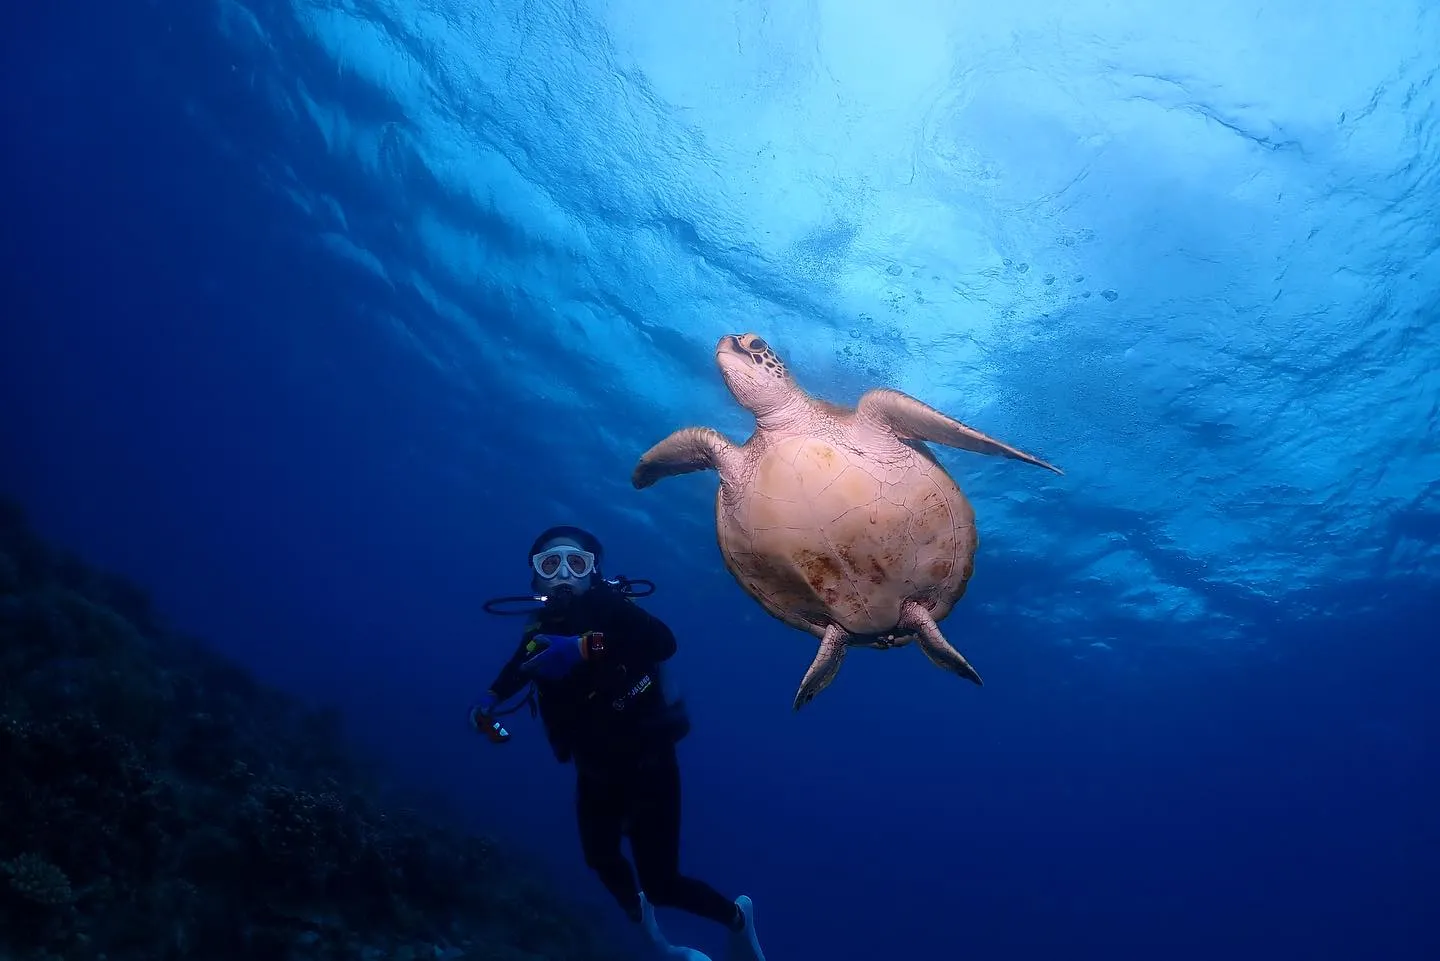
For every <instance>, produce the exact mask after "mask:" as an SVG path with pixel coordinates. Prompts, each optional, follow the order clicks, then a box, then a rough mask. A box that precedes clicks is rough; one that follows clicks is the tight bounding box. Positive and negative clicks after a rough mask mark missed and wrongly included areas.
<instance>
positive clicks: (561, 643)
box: [520, 633, 603, 681]
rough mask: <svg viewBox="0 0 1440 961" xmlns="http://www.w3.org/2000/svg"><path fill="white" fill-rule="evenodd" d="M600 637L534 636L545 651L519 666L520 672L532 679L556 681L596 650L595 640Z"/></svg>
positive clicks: (572, 635)
mask: <svg viewBox="0 0 1440 961" xmlns="http://www.w3.org/2000/svg"><path fill="white" fill-rule="evenodd" d="M601 637H603V635H598V634H591V633H586V634H581V635H578V636H577V635H574V634H536V635H535V637H534V640H537V641H541V642H543V643H544V644H545V649H544V650H543V651H540V652H539V653H538V654H536V655H534V656H533V657H531V658H530V659H529V660H527V661H525V663H523V664H521V665H520V670H521V671H522V672H523V673H525V674H529V675H531V676H532V677H540V678H544V679H545V680H547V681H558V680H559V679H560V678H562V677H564V676H565V675H566V674H569V673H570V672H571V671H573V670H574V669H575V666H576V665H578V664H579V663H580V662H581V661H583V660H585V659H586V658H587V657H588V656H589V655H590V653H591V652H592V651H593V650H595V649H596V638H601ZM601 644H603V641H601ZM602 649H603V648H602Z"/></svg>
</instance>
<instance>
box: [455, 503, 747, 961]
mask: <svg viewBox="0 0 1440 961" xmlns="http://www.w3.org/2000/svg"><path fill="white" fill-rule="evenodd" d="M603 555H604V550H603V548H602V546H601V544H600V541H599V540H598V539H597V538H596V537H595V536H594V535H593V534H591V533H590V532H588V531H585V530H582V529H580V528H578V527H565V526H561V527H552V528H550V529H549V530H546V531H544V532H542V533H541V534H540V535H539V536H538V537H537V538H536V539H535V542H534V544H533V545H531V548H530V555H529V560H530V567H531V588H532V590H533V591H534V595H533V596H530V597H505V598H496V599H494V600H491V601H489V602H487V603H486V605H485V609H486V611H487V612H489V613H492V614H506V613H515V614H528V615H531V620H530V622H529V623H528V624H527V625H526V628H525V630H524V631H523V633H522V634H521V637H520V641H519V644H518V646H517V647H516V649H515V653H514V654H513V655H511V657H510V659H509V660H508V661H507V662H506V663H505V665H504V667H502V668H501V669H500V673H499V674H498V675H497V676H496V678H495V680H494V682H493V683H492V684H491V685H490V687H489V689H488V690H487V691H486V692H485V696H484V697H483V698H482V699H481V701H480V703H478V704H476V705H474V706H473V707H472V708H471V710H470V722H471V724H472V725H473V726H474V727H475V728H476V730H478V731H480V732H482V733H484V734H486V735H487V736H489V737H490V739H491V740H492V741H495V742H496V743H503V742H505V741H508V740H509V737H510V734H509V732H508V731H506V730H505V729H504V727H503V726H502V725H501V723H500V722H499V721H498V720H497V718H498V717H501V716H503V715H505V714H509V713H513V712H514V711H516V710H518V709H519V708H520V707H523V706H525V705H526V704H527V703H528V704H529V705H530V709H531V712H532V713H534V712H535V711H536V710H537V707H538V712H539V715H540V719H541V723H542V724H543V725H544V728H545V734H546V736H547V738H548V739H549V742H550V748H551V750H552V751H553V752H554V755H555V758H556V760H558V761H559V762H560V763H562V764H564V763H567V762H571V761H573V762H574V764H575V772H576V781H575V814H576V819H577V820H578V822H579V828H580V846H581V850H582V852H583V853H584V857H585V864H586V865H587V866H588V867H589V868H590V869H591V870H592V871H594V872H595V874H596V875H597V876H598V877H599V879H600V881H601V882H602V883H603V884H604V885H605V887H606V889H607V890H608V891H609V892H610V894H611V895H612V896H613V897H614V898H615V900H616V901H617V902H618V903H619V905H620V907H621V909H622V910H624V912H625V914H626V916H627V917H628V918H629V919H630V920H631V921H633V922H635V923H637V924H641V925H643V927H644V929H645V931H646V933H647V934H648V935H649V936H650V937H651V939H652V940H653V941H654V942H655V943H656V944H657V945H658V946H659V947H660V948H661V950H662V954H664V955H665V956H668V957H672V958H691V959H704V958H705V955H703V954H700V953H699V952H697V951H694V950H692V949H689V948H678V947H673V946H671V945H669V944H667V943H666V942H665V940H664V938H663V936H662V935H660V933H659V928H658V927H657V926H656V925H655V921H654V915H653V910H652V908H651V905H662V906H667V907H673V908H678V909H680V910H682V911H687V912H689V913H690V914H694V915H698V916H699V917H702V918H709V919H710V920H712V921H716V922H718V923H719V924H722V925H724V926H725V928H726V929H727V930H728V931H729V932H730V936H729V937H730V943H729V953H728V957H729V958H730V959H733V961H764V955H763V954H762V953H761V951H760V945H759V942H758V941H757V939H756V936H755V925H754V920H753V912H752V905H751V902H750V899H749V898H748V897H745V896H744V895H741V896H740V897H739V898H737V899H735V900H734V901H731V900H729V899H728V898H726V897H725V896H724V895H722V894H720V893H719V892H718V891H716V890H715V889H714V888H712V887H711V886H710V885H708V884H706V883H705V882H703V881H699V880H696V879H695V878H691V877H687V876H685V875H683V874H681V873H680V767H679V763H678V761H677V758H676V751H675V745H676V743H677V742H678V741H679V740H680V739H681V738H683V737H684V736H685V735H686V734H688V733H689V730H690V721H689V718H688V716H687V714H686V712H685V706H684V702H683V701H680V700H673V701H672V700H671V699H670V697H669V696H668V692H667V690H666V685H665V683H664V678H663V671H662V667H661V664H662V662H663V661H666V660H668V659H669V658H670V657H671V656H672V655H673V654H674V653H675V635H674V634H673V633H672V632H671V630H670V628H669V627H668V626H667V625H666V624H665V622H664V621H662V620H660V619H659V618H658V617H656V616H655V615H653V614H651V613H649V612H648V611H646V610H644V609H643V608H641V607H640V606H639V605H637V604H636V603H634V601H633V600H631V598H632V597H643V596H648V595H649V594H650V593H652V592H653V589H654V585H653V584H651V583H650V582H648V581H638V580H637V581H632V580H629V579H627V578H623V577H617V578H613V579H607V578H605V577H604V575H603V574H602V573H601V570H600V566H601V563H602V561H603ZM642 585H643V586H648V587H649V588H650V590H647V591H644V593H641V591H640V590H638V589H637V588H639V587H641V586H642ZM517 602H518V603H520V604H522V605H525V606H524V607H523V609H520V610H515V609H513V608H507V607H506V605H514V604H516V603H517ZM522 690H528V693H527V696H526V697H525V698H524V699H523V700H522V701H521V702H520V703H519V704H516V705H515V706H513V707H510V708H508V709H502V708H501V707H500V705H501V704H503V703H505V702H506V701H508V700H510V699H511V698H513V697H514V696H515V695H517V694H519V693H520V692H521V691H522ZM627 834H628V836H629V838H630V851H631V854H632V855H633V857H634V862H635V864H634V870H632V868H631V865H630V862H629V861H627V860H626V859H625V855H624V854H623V853H622V851H621V838H622V836H624V835H627ZM637 873H638V879H637V877H636V875H637ZM707 961H708V959H707Z"/></svg>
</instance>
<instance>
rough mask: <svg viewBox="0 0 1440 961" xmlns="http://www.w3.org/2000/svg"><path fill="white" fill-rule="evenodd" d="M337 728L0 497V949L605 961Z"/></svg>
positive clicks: (112, 957) (543, 899) (39, 954)
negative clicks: (383, 789)
mask: <svg viewBox="0 0 1440 961" xmlns="http://www.w3.org/2000/svg"><path fill="white" fill-rule="evenodd" d="M365 770H366V768H365V767H364V765H362V763H361V762H360V761H359V759H358V758H356V757H355V755H354V754H353V752H351V751H349V750H348V749H347V748H346V746H345V744H344V742H343V739H342V737H341V734H340V730H339V723H338V720H337V719H336V718H335V717H334V716H333V715H331V714H327V713H325V712H316V711H313V710H311V709H308V708H306V707H304V706H303V705H301V704H300V703H298V702H297V701H295V700H294V699H291V698H289V697H287V696H285V695H283V694H281V693H279V692H276V691H273V690H270V689H267V688H266V687H264V686H263V685H261V684H259V683H257V682H256V681H255V680H254V679H253V678H252V677H250V676H249V675H248V674H246V673H245V672H244V671H243V670H241V669H240V668H238V667H237V666H236V665H234V664H233V663H231V662H228V661H227V660H226V659H224V658H223V657H221V656H219V655H218V654H217V653H216V652H214V651H213V650H211V649H209V648H207V647H206V646H205V645H204V644H203V643H202V642H199V641H197V640H194V639H190V638H185V637H182V636H177V635H176V634H175V633H174V632H171V631H169V630H167V629H166V627H165V626H164V624H163V623H162V621H161V619H160V618H159V617H158V616H157V614H156V612H155V611H154V610H153V609H152V606H151V603H150V601H149V600H148V599H147V597H146V595H145V593H144V592H143V591H141V590H139V589H137V588H136V587H135V586H134V585H133V584H131V583H128V582H127V581H125V580H124V579H123V578H120V577H116V576H113V575H111V574H108V573H106V572H103V571H100V570H96V569H94V568H93V567H91V566H89V565H87V564H85V563H83V562H82V561H81V560H79V559H78V558H76V557H74V556H73V555H71V554H69V553H67V552H65V551H61V550H58V549H55V548H54V547H52V546H50V545H48V544H46V543H44V542H43V541H42V540H41V539H40V538H39V537H37V536H36V535H35V534H34V532H33V531H32V530H31V529H30V528H29V526H28V525H27V523H26V521H25V518H24V516H23V514H22V512H21V510H20V509H19V508H18V507H17V506H16V505H14V504H12V503H8V502H4V501H0V961H60V959H64V961H88V959H95V961H130V959H137V961H138V959H142V958H143V959H146V961H167V959H175V961H179V959H186V961H210V959H214V961H221V959H242V958H243V959H245V961H310V959H315V961H321V959H325V961H329V959H335V961H340V959H345V961H481V959H484V961H542V959H565V961H592V959H593V961H612V959H615V958H616V957H617V956H616V955H615V954H613V953H610V952H607V951H606V950H605V949H604V947H603V946H602V945H601V943H600V941H599V939H598V937H597V936H596V934H595V933H594V932H593V931H591V930H590V929H589V928H587V927H586V926H585V925H584V924H582V923H581V922H580V921H578V920H577V919H575V918H573V917H570V916H567V915H565V914H564V913H562V911H561V909H559V908H557V907H556V906H555V905H556V903H557V901H556V898H555V896H554V892H552V891H550V890H547V889H546V887H545V886H544V885H543V883H542V882H540V881H538V880H535V879H533V878H529V877H527V876H526V875H525V873H524V872H523V871H521V870H520V869H519V867H518V860H517V859H512V858H508V857H506V856H505V855H504V854H503V852H502V851H501V850H500V849H499V848H498V847H497V846H496V845H495V844H494V843H492V842H490V841H488V840H486V839H485V838H481V837H474V836H468V835H466V834H464V833H463V832H461V831H458V830H456V829H455V828H453V827H450V826H448V825H447V823H446V822H445V821H443V820H442V819H440V818H438V817H434V816H426V815H422V814H419V813H417V812H415V811H413V810H409V809H405V808H399V807H395V806H392V805H390V804H388V803H387V802H386V801H384V800H382V796H381V794H380V792H379V791H378V789H377V788H376V787H375V786H374V784H373V783H372V781H371V779H370V778H369V777H367V776H366V774H365V773H364V772H365Z"/></svg>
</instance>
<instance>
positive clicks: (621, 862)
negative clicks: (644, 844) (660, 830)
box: [575, 774, 640, 922]
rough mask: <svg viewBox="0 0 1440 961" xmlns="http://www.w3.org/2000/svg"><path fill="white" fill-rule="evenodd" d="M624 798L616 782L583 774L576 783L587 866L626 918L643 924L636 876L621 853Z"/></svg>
mask: <svg viewBox="0 0 1440 961" xmlns="http://www.w3.org/2000/svg"><path fill="white" fill-rule="evenodd" d="M622 801H623V798H622V796H621V794H620V792H619V790H618V789H617V785H616V784H615V783H614V782H610V781H607V780H602V779H600V778H598V777H595V776H593V775H587V774H580V775H578V776H577V777H576V779H575V820H576V822H577V823H578V825H579V827H580V850H581V851H583V852H584V854H585V864H586V866H587V867H589V868H590V870H592V871H594V872H595V874H596V875H598V876H599V878H600V883H601V884H603V885H605V889H606V890H608V891H609V892H610V894H611V896H613V897H614V898H615V900H616V902H617V903H619V905H620V908H621V909H622V910H623V911H624V912H625V916H626V917H628V918H629V919H630V920H632V921H637V922H638V921H639V920H640V888H639V886H638V885H637V884H636V883H635V872H634V871H633V870H631V868H630V862H629V861H627V860H625V855H624V854H623V853H622V852H621V850H620V835H621V826H622V823H623V821H624V817H625V810H624V806H623V803H622Z"/></svg>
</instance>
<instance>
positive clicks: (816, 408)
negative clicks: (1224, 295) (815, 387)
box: [630, 333, 1061, 711]
mask: <svg viewBox="0 0 1440 961" xmlns="http://www.w3.org/2000/svg"><path fill="white" fill-rule="evenodd" d="M715 362H716V364H717V365H718V366H719V368H720V374H721V376H722V377H723V378H724V380H725V385H726V386H727V387H728V388H729V389H730V393H731V394H732V395H734V397H735V399H736V400H737V401H739V402H740V404H741V406H743V407H745V408H746V409H747V410H749V411H750V412H751V413H752V414H754V415H755V425H756V426H755V433H754V434H752V435H751V437H750V439H749V440H748V441H746V442H745V443H744V444H743V445H739V446H737V445H735V444H732V443H731V442H730V441H729V440H727V439H726V438H725V437H724V436H723V435H722V434H720V433H719V432H718V431H715V430H713V429H711V428H709V427H686V428H684V429H682V430H677V431H675V432H674V433H673V434H671V435H670V436H669V437H666V438H665V439H664V440H662V441H660V442H659V443H657V444H656V445H655V446H654V447H651V448H650V449H649V450H648V451H646V452H645V453H644V454H643V455H642V456H641V457H640V460H639V462H638V463H637V464H636V465H635V470H634V472H633V474H632V475H631V478H630V480H631V483H632V484H633V485H634V486H635V487H636V488H637V489H640V488H645V487H649V486H650V485H651V484H654V483H655V482H656V481H658V480H660V479H661V478H662V477H669V476H671V475H674V474H688V473H690V472H692V471H697V470H715V471H716V472H717V473H718V474H719V475H720V489H719V491H718V493H717V494H716V498H715V529H716V537H717V539H718V540H719V544H720V552H721V554H722V556H723V557H724V559H725V566H726V567H727V568H728V569H729V571H730V573H731V574H732V575H733V576H734V577H735V579H736V580H737V581H738V582H739V583H740V586H741V587H742V588H744V589H745V591H746V593H748V594H749V595H750V596H751V597H753V598H755V600H756V601H758V602H759V604H760V606H761V607H763V608H765V610H766V611H768V612H769V613H770V614H771V615H773V616H774V617H776V618H778V619H779V620H781V621H783V622H784V623H786V624H788V625H790V626H791V627H794V628H796V629H798V630H802V631H806V632H808V633H810V634H812V635H814V636H815V637H818V638H820V650H819V652H818V653H817V654H816V655H815V659H814V661H813V662H812V663H811V664H810V668H809V670H808V671H806V672H805V677H804V679H803V680H802V681H801V682H800V688H799V690H798V691H797V692H796V694H795V702H794V708H795V710H797V711H798V710H799V709H800V708H801V707H803V706H804V705H806V704H808V703H809V702H810V701H812V700H813V699H814V698H815V696H816V695H817V694H819V693H820V692H821V691H822V690H824V689H825V687H826V686H827V685H828V684H829V683H830V682H831V681H833V680H834V679H835V675H836V672H838V671H839V670H840V663H841V661H842V660H843V659H844V656H845V651H846V648H847V646H859V647H874V648H882V649H883V648H890V647H897V646H901V645H904V644H908V643H910V642H911V641H918V642H919V645H920V649H921V650H922V651H924V652H925V654H926V655H927V656H928V657H929V658H930V660H931V661H933V662H934V663H935V664H937V665H938V666H940V667H942V668H944V669H945V670H948V671H952V672H954V673H955V674H958V675H960V676H961V677H964V678H968V679H969V680H971V681H973V682H974V683H976V684H981V683H982V681H981V680H980V675H979V674H977V673H976V672H975V669H974V668H972V667H971V666H970V663H969V662H968V661H966V660H965V658H964V657H963V656H962V655H961V654H960V653H959V652H958V651H956V650H955V648H953V647H951V646H950V644H949V642H947V641H946V640H945V637H944V635H943V634H941V633H940V629H939V628H938V627H937V626H936V621H939V620H942V619H943V618H944V617H945V615H947V614H948V613H950V609H951V608H952V607H953V606H954V605H955V603H956V602H957V601H958V600H960V598H961V597H962V596H963V595H964V593H965V586H966V583H967V582H968V581H969V579H970V574H971V572H972V571H973V570H974V559H975V548H976V545H977V543H978V538H977V536H976V533H975V512H974V510H973V509H972V508H971V506H970V502H969V501H968V500H966V499H965V495H964V494H963V493H962V492H961V491H960V488H959V487H958V486H957V485H956V483H955V481H954V480H953V479H952V478H951V477H950V475H949V473H947V472H946V470H945V468H944V467H942V466H941V465H940V462H939V461H937V460H936V459H935V455H934V454H933V453H931V451H930V450H929V448H928V447H927V446H926V445H925V442H926V441H932V442H934V443H937V444H947V445H949V446H951V447H958V448H961V449H962V450H968V451H973V452H975V453H977V454H993V455H999V456H1002V457H1010V458H1014V459H1016V460H1022V461H1025V462H1026V463H1028V464H1034V465H1035V466H1037V467H1044V468H1046V469H1048V470H1052V471H1054V472H1055V473H1057V474H1059V473H1061V471H1060V469H1059V468H1057V467H1054V466H1053V465H1051V464H1047V463H1046V462H1045V461H1043V460H1040V459H1039V458H1036V457H1033V456H1031V455H1030V454H1026V453H1024V452H1023V451H1019V450H1016V449H1015V448H1013V447H1010V446H1009V445H1007V444H1003V443H1001V442H1000V441H997V440H994V439H993V438H990V437H987V436H986V435H984V434H982V433H980V432H979V431H977V430H975V429H974V428H972V427H967V426H966V425H964V424H962V423H960V422H959V421H957V420H953V419H952V418H950V417H947V416H946V415H944V414H942V413H940V412H939V411H937V410H935V409H934V408H932V407H929V406H927V405H926V404H924V403H922V402H920V401H918V400H916V399H915V398H913V397H910V396H909V395H907V394H903V393H900V392H899V391H895V390H889V389H886V388H877V389H874V390H870V391H868V392H866V393H865V394H864V396H862V397H861V398H860V402H859V404H858V405H856V407H855V408H853V409H851V408H847V407H841V406H838V405H835V404H831V403H829V402H827V401H823V400H819V399H817V398H814V397H811V396H810V395H809V394H807V393H806V392H805V390H804V389H803V388H802V387H800V386H799V385H798V384H797V383H796V382H795V380H794V378H793V377H792V376H791V374H790V373H789V371H788V370H786V368H785V364H784V362H783V361H781V359H780V358H779V356H778V355H777V354H776V353H775V351H774V350H773V349H772V348H771V347H770V346H769V345H768V344H766V343H765V341H763V340H761V339H760V338H759V337H758V336H756V335H755V334H749V333H747V334H727V335H726V336H724V337H721V338H720V341H719V343H717V344H716V347H715Z"/></svg>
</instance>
